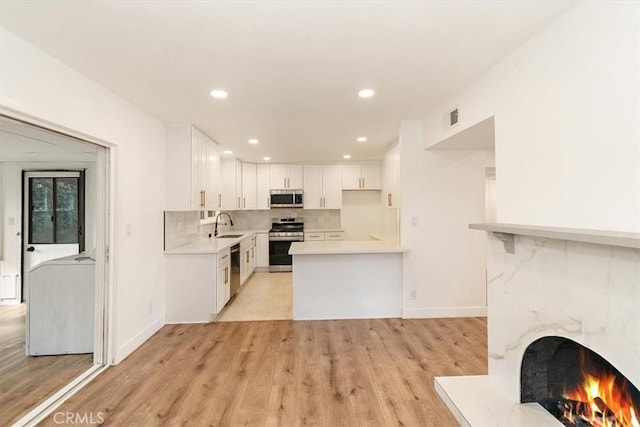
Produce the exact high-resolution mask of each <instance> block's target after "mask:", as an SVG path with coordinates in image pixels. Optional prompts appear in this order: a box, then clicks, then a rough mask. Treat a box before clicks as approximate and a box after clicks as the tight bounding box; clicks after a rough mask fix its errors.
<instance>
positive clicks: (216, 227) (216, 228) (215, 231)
mask: <svg viewBox="0 0 640 427" xmlns="http://www.w3.org/2000/svg"><path fill="white" fill-rule="evenodd" d="M220 215H226V216H227V217H228V218H229V224H231V226H232V227H233V220H232V219H231V215H229V214H228V213H226V212H220V213H219V214H218V215H216V220H215V223H216V226H215V228H214V230H213V235H214V237H215V236H217V235H218V218H220ZM222 225H227V223H226V222H225V223H223V224H222Z"/></svg>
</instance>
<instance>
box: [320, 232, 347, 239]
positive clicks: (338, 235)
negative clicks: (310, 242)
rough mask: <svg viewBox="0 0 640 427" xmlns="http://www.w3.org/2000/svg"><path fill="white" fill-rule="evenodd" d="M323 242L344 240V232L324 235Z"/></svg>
mask: <svg viewBox="0 0 640 427" xmlns="http://www.w3.org/2000/svg"><path fill="white" fill-rule="evenodd" d="M324 240H344V232H342V231H332V232H327V233H324Z"/></svg>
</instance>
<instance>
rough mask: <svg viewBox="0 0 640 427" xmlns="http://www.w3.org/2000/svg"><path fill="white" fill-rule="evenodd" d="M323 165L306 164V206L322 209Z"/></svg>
mask: <svg viewBox="0 0 640 427" xmlns="http://www.w3.org/2000/svg"><path fill="white" fill-rule="evenodd" d="M322 197H323V194H322V165H304V208H305V209H322Z"/></svg>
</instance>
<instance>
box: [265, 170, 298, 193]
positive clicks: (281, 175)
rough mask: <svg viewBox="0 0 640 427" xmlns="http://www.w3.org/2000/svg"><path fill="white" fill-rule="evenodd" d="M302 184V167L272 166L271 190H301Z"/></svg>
mask: <svg viewBox="0 0 640 427" xmlns="http://www.w3.org/2000/svg"><path fill="white" fill-rule="evenodd" d="M302 184H303V180H302V165H271V189H273V190H283V189H292V190H299V189H302V188H303V186H302Z"/></svg>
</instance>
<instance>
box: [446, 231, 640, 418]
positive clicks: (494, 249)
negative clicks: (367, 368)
mask: <svg viewBox="0 0 640 427" xmlns="http://www.w3.org/2000/svg"><path fill="white" fill-rule="evenodd" d="M469 228H471V229H474V230H484V231H487V237H488V238H487V279H488V283H487V299H488V304H487V323H488V337H487V338H488V339H487V344H488V375H486V376H480V377H447V378H437V379H436V384H435V386H436V390H437V391H438V393H439V394H440V396H441V397H442V398H443V399H444V401H445V402H446V403H447V406H448V407H449V408H450V409H451V410H452V412H453V413H454V415H455V416H456V417H457V418H458V420H459V422H460V424H461V425H464V426H467V425H468V426H474V427H475V426H482V427H486V426H513V425H518V426H520V425H522V426H529V425H550V426H552V425H562V424H561V423H560V422H559V421H557V420H555V418H553V417H551V415H550V414H548V413H546V411H544V409H542V407H541V406H539V405H538V404H537V403H534V404H524V405H523V404H520V367H521V363H522V357H523V355H524V353H525V350H526V349H527V347H528V346H529V344H531V343H532V342H534V341H535V340H537V339H539V338H542V337H545V336H559V337H564V338H568V339H571V340H573V341H575V342H577V343H580V344H581V345H583V346H585V347H586V348H588V349H590V350H592V351H594V352H595V353H597V354H599V355H600V356H602V357H604V358H605V359H606V360H607V361H609V363H611V364H612V365H613V366H614V367H616V368H617V369H618V370H619V371H620V372H622V373H623V374H624V375H625V376H626V377H627V379H628V380H629V381H630V382H631V383H632V384H634V385H635V386H636V387H638V386H640V364H639V363H638V360H640V310H638V307H640V233H625V232H613V231H598V230H581V229H572V228H560V227H541V226H531V225H516V224H500V223H493V224H470V225H469Z"/></svg>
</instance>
